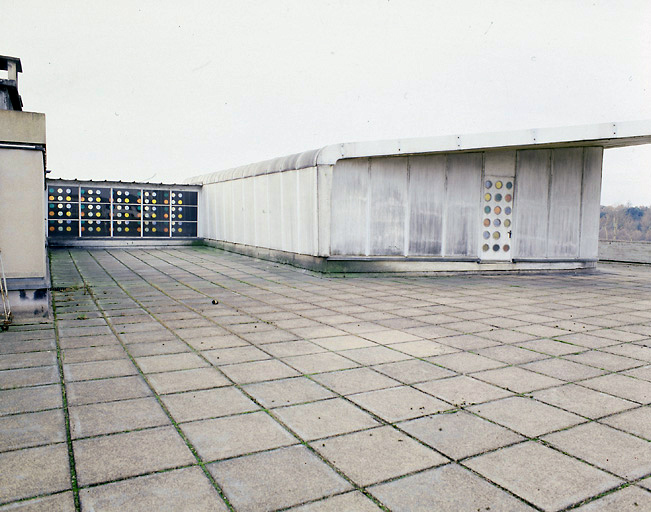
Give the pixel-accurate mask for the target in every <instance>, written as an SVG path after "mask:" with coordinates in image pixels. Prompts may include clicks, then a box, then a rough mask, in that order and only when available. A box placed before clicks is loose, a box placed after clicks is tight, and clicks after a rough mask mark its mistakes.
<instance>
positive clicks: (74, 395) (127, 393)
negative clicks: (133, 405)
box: [66, 375, 152, 405]
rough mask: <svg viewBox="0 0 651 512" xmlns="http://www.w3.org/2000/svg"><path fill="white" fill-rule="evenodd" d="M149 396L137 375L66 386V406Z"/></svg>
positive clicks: (147, 390) (141, 379) (144, 384)
mask: <svg viewBox="0 0 651 512" xmlns="http://www.w3.org/2000/svg"><path fill="white" fill-rule="evenodd" d="M151 395H152V392H151V391H150V389H149V387H148V386H147V384H146V383H145V381H144V380H143V378H142V377H140V376H138V375H134V376H131V377H115V378H109V379H100V380H87V381H81V382H70V383H68V384H67V386H66V396H67V400H68V405H85V404H92V403H97V402H112V401H114V400H128V399H130V398H142V397H145V396H151Z"/></svg>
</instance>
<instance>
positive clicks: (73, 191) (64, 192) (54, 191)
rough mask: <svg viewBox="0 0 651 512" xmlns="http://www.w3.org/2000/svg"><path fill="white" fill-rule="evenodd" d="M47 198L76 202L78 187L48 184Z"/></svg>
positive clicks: (49, 199)
mask: <svg viewBox="0 0 651 512" xmlns="http://www.w3.org/2000/svg"><path fill="white" fill-rule="evenodd" d="M47 193H48V197H47V200H48V201H51V202H65V203H76V202H78V201H79V187H67V186H62V187H58V186H50V187H48V190H47Z"/></svg>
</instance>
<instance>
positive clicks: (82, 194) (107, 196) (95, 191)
mask: <svg viewBox="0 0 651 512" xmlns="http://www.w3.org/2000/svg"><path fill="white" fill-rule="evenodd" d="M79 201H81V202H82V203H110V202H111V189H110V188H95V187H93V188H90V187H81V188H80V189H79Z"/></svg>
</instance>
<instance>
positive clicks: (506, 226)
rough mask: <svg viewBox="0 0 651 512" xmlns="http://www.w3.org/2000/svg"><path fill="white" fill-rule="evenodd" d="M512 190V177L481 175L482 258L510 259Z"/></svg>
mask: <svg viewBox="0 0 651 512" xmlns="http://www.w3.org/2000/svg"><path fill="white" fill-rule="evenodd" d="M514 189H515V187H514V180H513V178H512V177H503V176H486V177H485V178H484V184H483V194H482V195H483V197H482V223H481V238H480V257H481V259H482V260H500V261H507V260H511V245H512V244H511V237H512V229H513V191H514Z"/></svg>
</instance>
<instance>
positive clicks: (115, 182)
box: [45, 178, 201, 188]
mask: <svg viewBox="0 0 651 512" xmlns="http://www.w3.org/2000/svg"><path fill="white" fill-rule="evenodd" d="M45 181H46V183H49V182H51V181H52V182H59V183H77V184H80V183H92V184H104V185H109V184H111V185H124V186H127V187H128V186H133V185H144V186H145V188H146V186H150V187H167V188H170V187H197V186H201V185H197V184H190V183H155V182H150V181H121V180H80V179H77V178H75V179H72V180H69V179H66V178H46V179H45ZM140 188H143V187H140Z"/></svg>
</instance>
